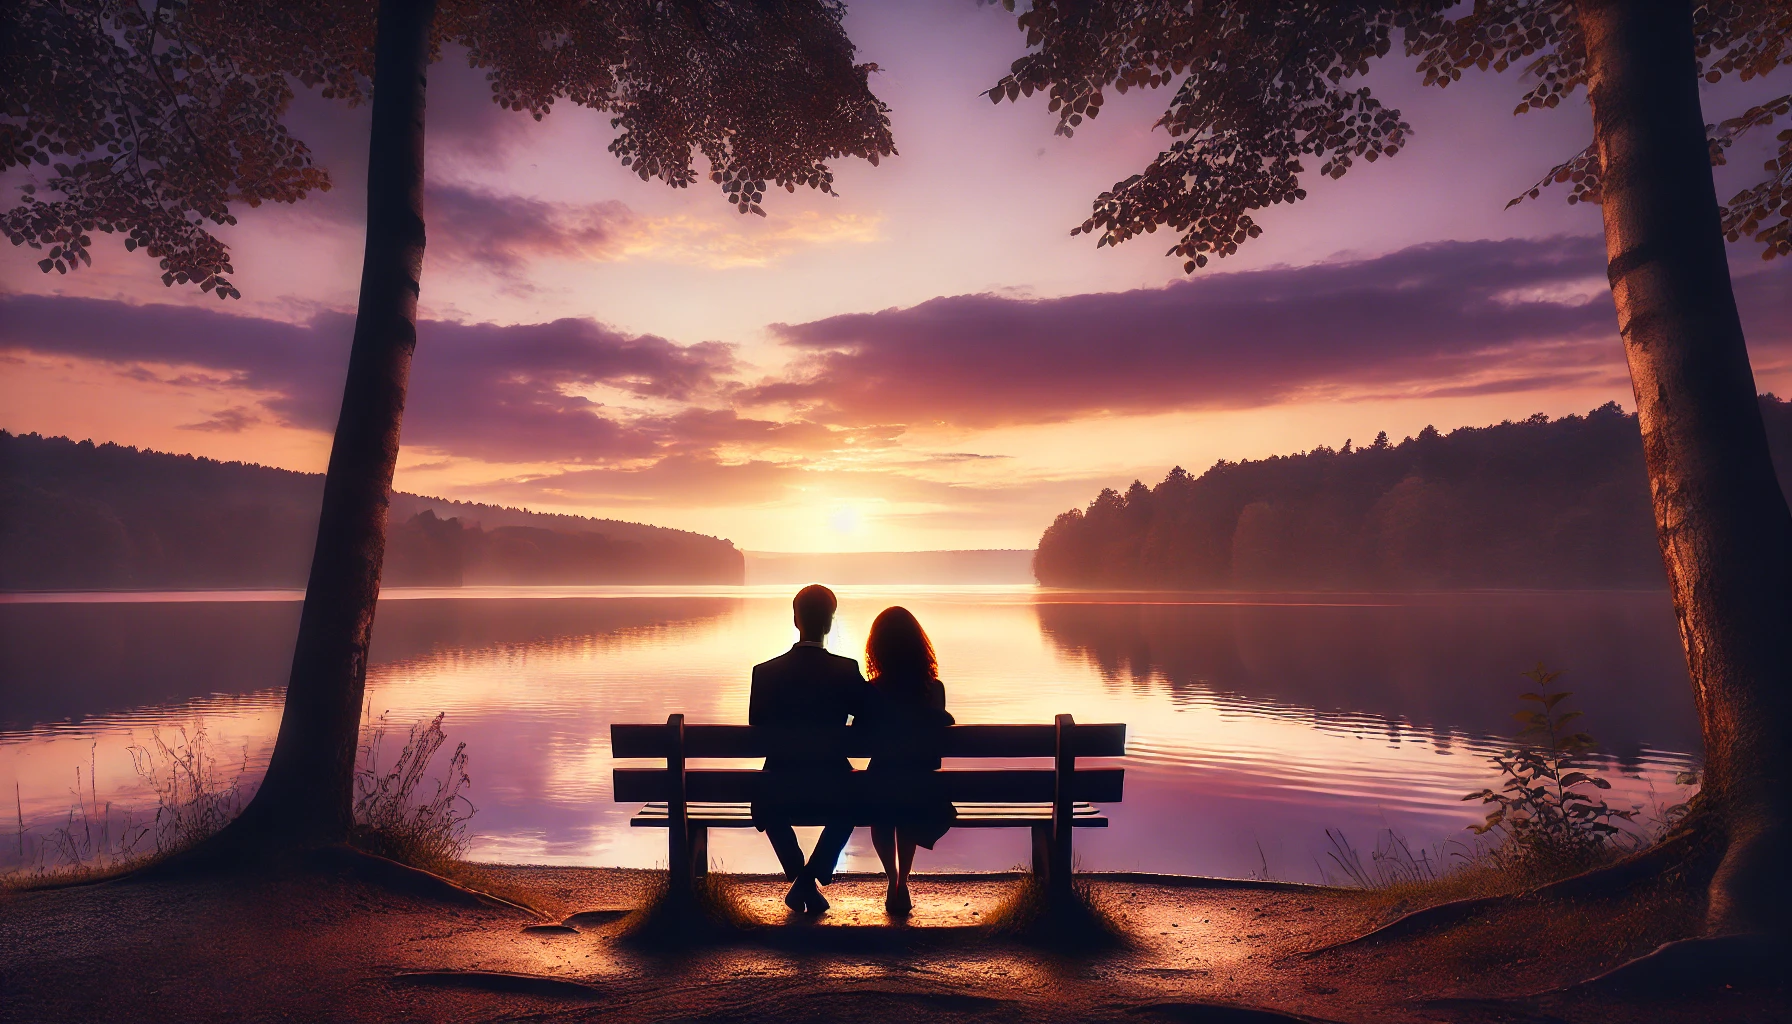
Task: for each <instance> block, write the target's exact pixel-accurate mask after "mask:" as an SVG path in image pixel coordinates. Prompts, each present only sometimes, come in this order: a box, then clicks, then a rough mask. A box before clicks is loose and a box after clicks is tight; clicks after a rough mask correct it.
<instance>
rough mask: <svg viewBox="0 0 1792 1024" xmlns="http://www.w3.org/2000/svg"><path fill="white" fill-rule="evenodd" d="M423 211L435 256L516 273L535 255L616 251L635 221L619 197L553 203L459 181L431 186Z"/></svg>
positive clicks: (574, 255) (567, 255)
mask: <svg viewBox="0 0 1792 1024" xmlns="http://www.w3.org/2000/svg"><path fill="white" fill-rule="evenodd" d="M425 211H426V214H427V216H428V218H429V249H428V254H429V257H430V258H431V259H441V258H446V259H449V260H453V261H455V262H465V263H480V264H483V265H485V266H487V267H490V268H492V269H494V270H496V271H498V272H500V273H504V274H512V275H514V274H516V273H517V272H518V271H520V270H521V269H522V268H523V267H524V266H525V265H526V264H528V263H529V262H531V261H532V260H537V259H554V258H590V257H600V258H601V257H606V256H613V255H616V254H617V251H618V249H619V247H620V246H621V245H622V244H623V243H624V242H625V241H626V240H627V238H628V232H629V229H630V227H632V226H633V225H634V224H635V222H636V217H635V215H634V213H633V212H632V211H631V210H629V208H628V207H627V206H625V205H623V204H622V203H620V202H617V201H615V200H611V201H608V202H602V203H584V204H577V203H550V202H546V201H544V200H540V199H531V198H528V197H526V196H517V195H499V194H497V193H494V192H486V191H481V190H479V189H472V188H463V187H460V186H456V185H432V186H430V188H429V194H428V196H426V197H425Z"/></svg>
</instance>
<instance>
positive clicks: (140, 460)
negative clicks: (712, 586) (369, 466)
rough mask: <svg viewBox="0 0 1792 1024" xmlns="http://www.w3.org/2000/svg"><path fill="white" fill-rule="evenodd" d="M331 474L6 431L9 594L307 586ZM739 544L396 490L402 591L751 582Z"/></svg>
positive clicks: (394, 536) (391, 548)
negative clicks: (321, 502)
mask: <svg viewBox="0 0 1792 1024" xmlns="http://www.w3.org/2000/svg"><path fill="white" fill-rule="evenodd" d="M323 486H324V478H323V477H322V475H320V474H316V473H296V472H292V471H290V470H284V469H276V468H273V467H269V466H256V465H246V464H243V463H224V462H217V461H214V460H212V459H204V458H196V457H194V456H190V455H169V454H164V453H161V452H152V451H139V450H138V449H136V448H131V447H125V446H121V445H116V444H100V445H95V444H93V443H92V442H91V441H81V442H76V441H71V440H69V439H68V438H64V437H40V436H38V435H36V434H24V435H14V434H10V433H7V432H4V431H0V590H78V589H119V588H124V589H162V588H168V589H181V588H209V587H222V588H245V587H301V586H304V584H305V573H306V570H307V568H308V567H309V566H310V563H311V553H312V547H313V546H314V543H315V541H316V536H317V518H318V501H319V498H320V496H321V494H322V492H323ZM745 571H746V569H745V560H744V558H743V556H742V555H741V553H740V551H738V550H736V549H735V547H734V545H733V544H730V543H729V542H728V541H726V540H720V539H717V538H715V537H706V536H703V535H701V534H696V533H688V532H685V531H683V530H670V529H665V528H662V527H656V526H645V525H642V524H639V523H624V522H615V521H611V520H601V519H586V518H583V517H579V516H562V515H542V514H538V513H532V512H526V511H523V510H520V509H509V508H499V507H495V506H491V505H476V504H470V503H464V502H450V501H444V500H442V499H439V498H429V497H425V496H422V495H416V494H405V493H403V492H395V493H393V495H392V505H391V526H390V528H389V539H388V551H387V558H386V573H385V575H386V579H387V581H388V582H389V583H390V584H392V585H394V586H451V587H452V586H461V585H463V584H466V585H477V584H492V585H526V584H535V585H551V584H559V585H577V584H603V583H740V582H741V581H742V580H743V578H744V575H745Z"/></svg>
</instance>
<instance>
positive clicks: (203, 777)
mask: <svg viewBox="0 0 1792 1024" xmlns="http://www.w3.org/2000/svg"><path fill="white" fill-rule="evenodd" d="M444 718H445V715H441V714H438V715H436V716H435V717H434V718H433V719H428V720H425V721H422V722H418V723H417V724H415V725H413V726H411V727H410V730H409V734H408V736H407V738H406V740H405V743H404V745H403V747H402V749H400V750H399V751H398V753H397V754H396V755H395V756H394V757H393V759H392V761H391V763H390V764H389V765H387V764H384V763H383V758H384V754H385V749H384V748H385V738H386V734H387V732H388V731H389V725H388V723H387V720H386V717H385V716H383V715H382V716H380V717H379V718H377V719H374V720H372V721H371V722H370V723H369V724H368V725H367V726H366V727H365V728H364V730H363V734H364V742H363V744H362V745H361V748H360V752H359V755H358V757H357V766H356V772H355V792H354V801H355V802H354V828H353V833H352V836H351V839H352V841H353V843H354V845H356V846H357V847H359V848H361V849H363V850H366V851H368V852H371V853H377V854H379V855H381V856H384V857H390V858H391V859H393V860H396V861H400V862H402V863H405V864H410V865H412V866H415V867H420V868H423V869H425V870H429V871H434V872H436V873H438V874H455V875H465V874H466V873H467V872H466V870H464V866H463V865H461V864H460V862H459V858H460V856H461V854H462V853H463V852H464V850H465V845H466V829H467V820H468V819H469V818H470V817H471V816H472V815H473V813H474V812H475V810H477V808H475V807H474V806H473V804H472V802H471V801H470V800H468V799H467V797H466V792H465V791H466V789H467V788H468V787H469V786H471V785H472V778H471V776H470V775H469V774H468V771H467V748H466V744H465V743H462V744H459V745H458V746H456V747H455V748H454V750H453V752H452V753H451V754H449V755H448V757H447V761H446V764H445V766H444V767H443V769H442V771H441V772H440V773H439V774H436V773H433V772H432V762H433V761H435V760H436V755H437V753H438V752H439V751H441V749H442V748H443V746H445V745H446V743H447V735H446V733H445V732H444V731H443V729H442V722H443V720H444ZM126 750H127V752H128V753H129V754H130V757H131V766H132V769H133V770H134V771H135V773H136V775H137V778H138V780H139V782H140V783H141V784H142V787H143V788H144V789H146V790H148V792H149V793H151V794H153V795H154V797H155V804H154V809H153V810H150V809H148V808H147V807H114V805H113V803H112V801H110V800H105V799H102V798H101V796H100V793H99V784H98V777H97V775H98V773H97V768H98V763H97V762H98V744H97V743H96V744H95V745H94V748H93V752H92V754H91V756H90V759H89V763H88V764H87V765H86V766H85V768H86V770H85V771H83V770H82V768H81V767H77V768H76V769H75V779H74V787H73V789H71V790H70V797H71V802H70V805H69V810H68V812H67V814H66V816H65V817H64V818H63V819H62V820H60V821H57V822H54V823H47V824H37V825H27V824H26V821H25V811H24V797H23V793H22V792H21V791H20V789H19V787H18V784H17V783H14V786H13V801H14V817H15V819H16V821H17V832H16V835H15V837H14V841H13V842H12V843H9V844H6V846H8V847H11V849H10V850H7V851H6V852H7V853H9V854H11V855H12V856H11V857H9V858H8V859H9V860H13V861H14V862H13V863H12V864H10V865H8V866H7V867H6V869H5V870H3V871H0V888H5V889H23V888H38V887H42V886H46V885H57V884H66V883H70V882H78V881H92V880H98V879H101V878H106V877H109V876H112V875H115V874H121V873H123V872H126V871H130V870H133V869H136V868H139V867H142V866H144V865H146V864H149V863H151V862H152V861H155V860H157V859H160V858H162V857H166V856H170V855H172V854H175V853H178V852H180V851H182V850H185V849H188V848H190V847H192V846H195V845H197V844H198V843H200V842H201V841H203V840H205V839H206V838H208V837H210V836H212V835H214V834H216V833H217V832H218V831H220V830H221V829H223V827H224V826H225V825H227V824H229V823H230V821H231V820H232V819H234V818H235V817H236V816H237V815H238V814H239V813H241V812H242V809H243V808H244V807H245V806H247V805H248V802H249V800H250V799H251V798H252V797H253V796H254V795H255V790H256V788H257V786H259V784H260V777H259V775H258V774H256V773H253V772H252V771H251V768H250V762H249V755H248V751H247V749H245V750H243V751H242V753H241V757H240V761H239V760H237V759H235V758H233V759H232V761H231V762H230V764H229V765H228V766H226V767H224V768H220V765H219V759H218V758H217V756H216V755H215V754H214V753H213V750H212V747H211V743H210V741H209V739H208V737H207V734H206V729H205V725H204V723H203V722H200V723H195V724H193V725H192V726H190V727H189V726H185V725H183V726H180V727H179V728H178V730H177V735H175V736H174V737H172V738H169V737H164V735H163V734H162V731H161V730H159V729H154V730H151V731H150V734H149V740H148V742H146V743H143V744H134V745H132V746H130V747H127V748H126ZM233 768H234V770H232V769H233ZM432 787H433V788H432ZM468 880H469V881H483V878H481V879H468Z"/></svg>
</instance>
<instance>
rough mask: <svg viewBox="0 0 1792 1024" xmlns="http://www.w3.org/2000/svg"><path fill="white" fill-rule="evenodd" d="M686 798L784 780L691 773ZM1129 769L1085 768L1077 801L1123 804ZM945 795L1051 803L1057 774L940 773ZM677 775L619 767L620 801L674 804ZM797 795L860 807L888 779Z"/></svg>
mask: <svg viewBox="0 0 1792 1024" xmlns="http://www.w3.org/2000/svg"><path fill="white" fill-rule="evenodd" d="M684 774H685V794H686V799H687V800H690V801H693V802H701V801H726V802H731V803H745V802H748V801H751V800H753V799H754V798H756V797H759V796H761V795H762V794H765V793H766V792H767V787H769V786H773V785H780V784H783V782H784V780H781V779H779V778H778V777H776V776H772V775H768V774H766V773H765V772H762V771H758V770H757V769H742V768H698V769H690V770H687V771H686V772H685V773H684ZM1125 777H1126V772H1125V769H1122V768H1087V769H1079V770H1078V771H1077V772H1076V774H1075V775H1074V776H1073V777H1072V780H1071V793H1070V798H1071V799H1072V800H1085V801H1093V802H1095V803H1116V802H1118V801H1120V800H1121V799H1123V791H1124V788H1125ZM937 778H938V780H939V785H940V786H941V795H942V796H944V797H945V798H946V799H948V800H952V801H954V802H962V803H999V802H1003V801H1014V802H1020V803H1032V802H1045V801H1049V800H1051V799H1053V796H1054V783H1055V781H1056V778H1057V774H1056V772H1054V771H1053V770H1052V769H1049V768H985V769H970V768H959V769H953V768H948V769H945V770H943V771H941V772H939V773H937ZM672 783H673V779H672V774H671V773H670V772H669V771H667V770H666V769H664V768H617V769H615V771H614V798H615V799H616V800H617V801H619V802H623V803H632V802H634V801H637V800H639V801H642V802H647V801H652V800H668V799H671V798H672V796H673V793H672ZM799 784H800V787H801V788H800V789H797V790H795V791H794V792H792V793H791V795H792V796H795V797H799V798H802V799H810V800H822V801H839V802H843V803H859V802H867V801H870V800H874V799H876V798H877V797H878V796H879V793H878V790H879V788H880V787H881V786H882V785H883V784H884V780H881V779H879V778H878V777H876V776H873V775H870V774H868V773H866V772H854V773H853V774H851V775H840V776H831V777H830V776H821V777H815V776H810V777H807V778H804V779H801V780H799Z"/></svg>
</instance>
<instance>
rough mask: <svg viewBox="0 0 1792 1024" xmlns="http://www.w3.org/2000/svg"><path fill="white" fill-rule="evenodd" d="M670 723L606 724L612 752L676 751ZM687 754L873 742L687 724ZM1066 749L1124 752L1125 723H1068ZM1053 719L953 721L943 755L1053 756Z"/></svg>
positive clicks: (820, 750)
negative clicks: (1048, 722) (1033, 722)
mask: <svg viewBox="0 0 1792 1024" xmlns="http://www.w3.org/2000/svg"><path fill="white" fill-rule="evenodd" d="M675 728H676V727H675V726H673V725H671V724H669V723H668V724H657V723H656V724H652V725H622V724H615V725H611V726H610V748H611V753H613V754H614V755H615V756H617V757H659V758H664V757H675V756H678V753H679V751H678V750H677V743H678V740H677V733H676V731H675ZM683 729H684V751H683V754H684V756H685V757H687V758H688V757H764V756H766V755H767V754H770V753H772V752H773V751H777V752H779V753H784V752H788V751H790V750H792V749H801V750H802V751H804V752H805V753H809V752H814V753H816V754H834V753H839V754H844V755H846V756H847V757H870V756H871V754H872V750H871V743H870V741H869V740H868V739H867V738H866V737H865V735H864V734H863V733H862V732H855V731H854V730H852V729H850V728H847V727H845V726H841V727H840V728H839V729H833V730H816V729H806V730H803V731H802V732H800V733H797V732H791V731H787V730H780V729H770V728H765V727H763V726H751V725H686V726H684V727H683ZM1063 729H1064V740H1065V743H1066V744H1067V746H1068V749H1067V750H1066V751H1065V753H1068V754H1069V755H1070V756H1071V757H1124V756H1125V755H1126V726H1125V725H1123V724H1111V725H1066V726H1064V727H1063ZM1058 731H1059V727H1058V726H1056V725H954V726H950V727H948V728H947V729H946V731H945V740H944V742H945V745H944V746H943V747H941V748H939V753H940V755H941V756H942V757H1057V756H1058V755H1059V753H1060V751H1059V749H1058Z"/></svg>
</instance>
